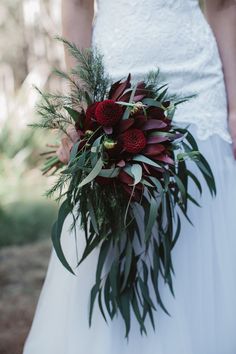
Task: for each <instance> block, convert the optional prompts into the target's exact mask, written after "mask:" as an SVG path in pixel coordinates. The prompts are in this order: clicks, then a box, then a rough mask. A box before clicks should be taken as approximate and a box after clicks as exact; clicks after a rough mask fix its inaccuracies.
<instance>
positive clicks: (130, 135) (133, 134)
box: [122, 129, 147, 154]
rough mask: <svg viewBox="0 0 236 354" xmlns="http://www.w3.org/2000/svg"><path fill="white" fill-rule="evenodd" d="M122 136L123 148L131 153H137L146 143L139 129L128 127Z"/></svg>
mask: <svg viewBox="0 0 236 354" xmlns="http://www.w3.org/2000/svg"><path fill="white" fill-rule="evenodd" d="M122 138H123V146H124V148H125V150H126V151H128V152H130V153H133V154H137V153H139V152H140V151H141V150H143V149H144V148H145V146H146V144H147V140H146V137H145V135H144V133H143V132H142V130H140V129H129V130H127V131H126V132H124V134H123V136H122Z"/></svg>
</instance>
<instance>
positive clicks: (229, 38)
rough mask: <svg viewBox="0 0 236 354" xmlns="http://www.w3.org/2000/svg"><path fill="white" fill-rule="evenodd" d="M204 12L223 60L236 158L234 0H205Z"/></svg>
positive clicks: (235, 24)
mask: <svg viewBox="0 0 236 354" xmlns="http://www.w3.org/2000/svg"><path fill="white" fill-rule="evenodd" d="M205 12H206V16H207V19H208V21H209V24H210V25H211V27H212V29H213V31H214V33H215V36H216V40H217V43H218V47H219V51H220V55H221V59H222V62H223V69H224V76H225V83H226V89H227V96H228V111H229V128H230V132H231V136H232V139H233V145H234V155H235V158H236V0H205Z"/></svg>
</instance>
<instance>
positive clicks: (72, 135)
mask: <svg viewBox="0 0 236 354" xmlns="http://www.w3.org/2000/svg"><path fill="white" fill-rule="evenodd" d="M66 132H67V134H68V136H69V137H70V139H71V141H72V142H73V143H76V142H77V140H78V138H79V134H78V133H77V131H76V129H75V127H74V126H69V127H68V128H67V130H66Z"/></svg>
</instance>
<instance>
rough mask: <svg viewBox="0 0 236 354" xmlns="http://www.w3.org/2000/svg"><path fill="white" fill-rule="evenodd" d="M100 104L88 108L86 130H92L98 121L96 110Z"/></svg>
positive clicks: (96, 103) (95, 103)
mask: <svg viewBox="0 0 236 354" xmlns="http://www.w3.org/2000/svg"><path fill="white" fill-rule="evenodd" d="M98 104H99V102H94V103H92V104H91V105H90V106H88V108H87V110H86V116H85V122H84V129H85V130H87V129H92V128H93V127H94V122H95V121H96V117H95V110H96V108H97V105H98Z"/></svg>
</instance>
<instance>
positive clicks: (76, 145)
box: [69, 141, 80, 165]
mask: <svg viewBox="0 0 236 354" xmlns="http://www.w3.org/2000/svg"><path fill="white" fill-rule="evenodd" d="M79 144H80V141H77V143H75V144H74V145H73V147H72V149H71V153H70V162H69V165H70V163H71V162H73V160H74V159H75V157H76V155H77V152H78V147H79Z"/></svg>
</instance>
